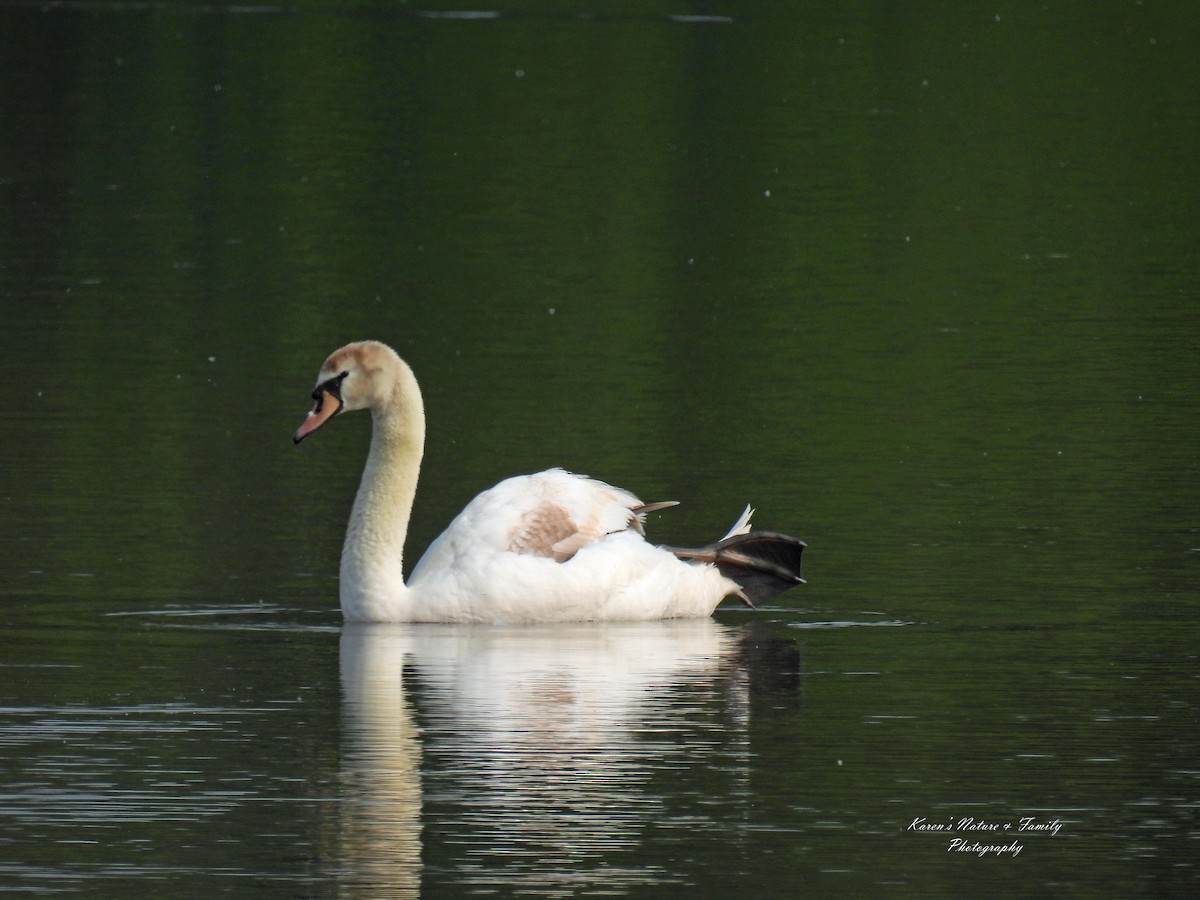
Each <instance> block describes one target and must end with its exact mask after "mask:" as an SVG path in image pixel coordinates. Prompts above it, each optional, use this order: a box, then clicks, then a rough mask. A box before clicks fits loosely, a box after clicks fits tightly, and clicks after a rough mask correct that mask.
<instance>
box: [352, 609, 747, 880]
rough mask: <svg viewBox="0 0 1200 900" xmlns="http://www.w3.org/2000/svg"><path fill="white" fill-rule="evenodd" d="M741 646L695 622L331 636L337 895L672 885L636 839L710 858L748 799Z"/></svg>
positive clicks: (356, 628) (407, 629)
mask: <svg viewBox="0 0 1200 900" xmlns="http://www.w3.org/2000/svg"><path fill="white" fill-rule="evenodd" d="M743 643H744V642H743V633H742V631H741V630H739V629H735V628H731V627H728V626H725V625H722V624H720V623H718V622H716V621H714V620H712V619H689V620H678V621H661V622H639V623H628V624H617V623H608V624H591V625H589V624H573V625H553V626H551V625H547V626H526V627H514V628H495V627H488V628H480V627H472V626H462V625H347V626H346V627H345V628H344V629H343V631H342V639H341V676H342V688H343V693H344V698H345V706H344V713H343V715H344V740H345V747H344V752H343V764H342V776H343V785H344V796H343V803H342V811H343V817H344V821H343V823H342V828H341V829H340V836H341V852H340V857H341V862H342V865H343V867H344V868H343V872H344V877H343V878H342V882H343V884H344V885H347V886H352V885H354V884H359V885H361V886H362V888H363V889H364V893H370V894H371V895H373V896H382V895H385V894H390V895H392V896H404V895H406V894H407V895H412V896H415V895H416V894H417V892H418V890H419V887H420V882H421V877H422V872H424V874H425V877H427V878H432V879H434V880H436V881H437V882H449V883H454V884H457V885H460V886H462V887H464V888H466V887H469V886H472V885H473V886H475V887H477V888H481V887H493V888H494V887H497V886H500V885H504V886H506V887H507V888H509V889H515V888H522V889H529V890H533V891H535V892H537V891H538V890H542V889H548V888H554V887H557V888H559V889H564V888H569V886H570V885H572V884H574V885H575V886H576V887H578V886H579V885H580V884H581V881H580V880H581V879H583V882H582V883H587V881H588V880H589V876H590V875H591V874H594V875H596V876H597V877H603V878H604V884H605V886H606V887H608V888H610V889H611V888H618V887H621V886H632V885H636V884H647V883H655V882H662V883H665V882H669V881H672V880H673V878H672V876H671V872H670V871H669V869H670V864H669V860H663V859H661V858H656V859H651V858H648V857H647V856H644V855H642V854H639V853H638V852H637V849H638V848H639V846H641V845H642V844H643V843H644V842H645V837H646V834H647V832H648V831H649V830H656V833H659V834H661V831H662V829H679V830H680V832H681V834H689V835H690V834H694V833H695V832H696V831H698V830H699V831H704V830H706V829H707V830H709V831H710V832H712V833H713V834H714V835H716V834H717V833H718V832H724V833H722V834H720V839H721V840H727V839H729V834H728V832H727V830H726V828H727V825H728V822H729V821H730V820H731V819H733V818H736V814H737V812H738V811H737V810H730V809H729V806H730V805H731V804H732V805H734V806H736V805H737V804H738V803H740V802H742V801H741V799H740V798H742V797H744V796H745V795H746V792H745V785H744V779H745V777H746V772H747V769H748V766H747V764H746V754H747V752H748V751H747V735H746V724H747V715H748V712H747V711H748V708H749V703H748V693H747V692H748V682H747V678H746V673H747V672H748V671H749V669H748V667H747V666H746V665H744V661H743V659H742V649H743ZM418 723H419V724H418ZM743 812H744V811H743Z"/></svg>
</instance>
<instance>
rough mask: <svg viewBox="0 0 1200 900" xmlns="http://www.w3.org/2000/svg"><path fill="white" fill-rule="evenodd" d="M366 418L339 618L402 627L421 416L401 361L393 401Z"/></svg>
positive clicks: (422, 437) (421, 437) (413, 387)
mask: <svg viewBox="0 0 1200 900" xmlns="http://www.w3.org/2000/svg"><path fill="white" fill-rule="evenodd" d="M371 418H372V422H371V426H372V427H371V449H370V452H369V453H368V454H367V464H366V467H365V468H364V469H363V476H362V482H361V484H359V487H358V494H357V496H355V498H354V509H353V510H352V512H351V513H350V524H349V526H348V527H347V529H346V543H345V544H344V545H343V546H342V571H341V579H340V588H341V589H340V593H341V605H342V614H343V616H344V617H345V618H346V619H348V620H350V621H376V622H378V621H399V620H402V619H404V618H406V616H405V610H406V609H407V607H408V605H409V600H410V598H409V591H408V588H407V586H406V585H405V584H404V572H403V568H402V562H403V556H404V539H405V537H406V536H407V534H408V520H409V516H410V515H411V514H412V506H413V497H414V496H415V495H416V492H417V476H418V475H419V474H420V470H421V456H422V454H423V453H424V449H425V410H424V407H423V405H422V403H421V392H420V390H419V389H418V387H417V382H416V379H415V378H414V377H413V374H412V371H411V370H410V369H409V368H408V366H406V365H404V364H403V363H401V370H400V372H399V373H398V374H397V378H396V382H395V386H394V388H393V391H392V393H391V396H390V397H389V398H387V399H386V400H385V402H383V403H381V404H379V405H378V406H376V407H374V408H373V409H372V410H371Z"/></svg>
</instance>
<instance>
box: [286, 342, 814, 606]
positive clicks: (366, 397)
mask: <svg viewBox="0 0 1200 900" xmlns="http://www.w3.org/2000/svg"><path fill="white" fill-rule="evenodd" d="M312 396H313V399H314V400H316V406H315V407H314V408H313V409H312V411H311V412H309V414H308V416H307V418H306V419H305V420H304V422H303V424H301V426H300V427H299V429H297V431H296V433H295V435H294V436H293V438H292V439H293V441H295V443H297V444H298V443H300V441H302V440H303V439H304V438H306V437H307V436H308V435H310V434H312V433H313V432H314V431H316V430H317V429H318V428H320V427H321V426H322V425H324V424H325V423H326V422H328V421H329V420H330V419H332V418H333V417H334V416H336V415H338V414H339V413H342V412H345V411H347V410H354V409H369V410H370V411H371V417H372V429H371V447H370V450H369V452H368V453H367V462H366V466H365V468H364V469H363V476H362V483H361V484H360V485H359V488H358V494H357V496H356V497H355V498H354V506H353V509H352V511H351V514H350V524H349V525H348V526H347V528H346V541H345V544H344V545H343V547H342V564H341V576H340V591H339V593H340V597H341V606H342V615H343V616H344V618H345V619H346V620H347V621H352V622H567V621H592V620H634V619H671V618H686V617H691V616H708V615H710V614H711V613H712V611H713V610H714V609H715V608H716V606H717V604H718V603H720V602H721V600H723V599H724V598H725V597H737V598H739V599H740V600H741V601H742V602H743V603H745V604H746V605H748V606H753V605H754V603H755V602H761V601H763V600H766V599H769V598H771V597H773V596H775V595H776V594H778V593H780V592H781V591H785V590H787V589H788V588H790V587H792V586H794V585H797V584H803V583H804V579H802V578H801V577H800V557H801V554H802V553H803V551H804V547H805V544H804V542H803V541H798V540H796V539H795V538H793V537H788V536H787V535H782V534H775V533H772V532H765V531H760V532H753V533H752V532H751V531H750V515H751V513H752V512H753V510H751V509H750V507H748V506H747V507H746V510H745V511H744V512H743V513H742V515H741V516H740V517H739V518H738V520H737V522H736V523H734V526H733V528H732V529H730V531H729V533H728V534H727V535H725V537H724V538H722V539H721V540H719V541H717V542H715V543H713V544H710V545H708V546H707V547H701V548H699V549H692V550H684V549H676V548H671V547H661V546H655V545H654V544H651V543H649V542H647V541H646V540H645V538H644V536H643V530H642V525H643V522H644V519H645V514H646V513H647V512H650V511H652V510H655V509H661V508H663V507H666V506H674V505H676V504H675V503H674V502H666V503H652V504H644V503H642V502H641V501H640V500H639V499H638V498H637V497H635V496H634V495H633V494H631V493H629V492H628V491H623V490H621V489H620V488H614V487H611V486H609V485H607V484H604V483H603V482H600V481H595V480H593V479H590V478H586V477H584V476H581V475H574V474H571V473H568V472H565V471H563V470H562V469H550V470H548V471H545V472H539V473H537V474H535V475H521V476H516V477H514V478H508V479H506V480H504V481H502V482H500V483H499V484H497V485H496V486H495V487H493V488H491V489H490V490H486V491H484V492H483V493H482V494H480V495H479V496H477V497H476V498H475V499H474V500H472V501H471V502H470V503H468V504H467V506H466V508H465V509H464V510H463V511H462V512H461V513H459V514H458V516H457V518H455V519H454V521H453V522H451V523H450V526H449V527H448V528H447V529H446V530H445V531H444V532H442V534H441V536H440V537H438V538H437V539H436V540H435V541H434V542H433V543H432V544H430V546H429V549H428V550H426V551H425V555H424V556H422V557H421V560H420V561H419V562H418V563H417V565H416V567H415V568H414V569H413V570H412V574H411V575H410V577H409V579H408V583H407V584H406V583H405V581H404V576H403V573H402V571H401V554H402V551H403V549H404V539H405V535H406V534H407V531H408V521H409V515H410V514H411V512H412V505H413V497H414V495H415V494H416V490H417V475H418V472H419V470H420V466H421V456H422V454H423V452H424V447H425V410H424V406H423V404H422V402H421V391H420V389H419V388H418V387H417V380H416V378H415V377H414V376H413V373H412V369H410V368H409V367H408V365H407V364H406V363H405V362H404V361H403V360H402V359H400V357H399V356H397V355H396V352H395V351H394V350H392V348H391V347H388V346H387V345H386V344H381V343H379V342H377V341H361V342H357V343H353V344H347V345H346V346H345V347H342V348H341V349H339V350H336V351H334V353H333V354H331V355H330V356H329V358H328V359H326V360H325V363H324V365H322V366H321V371H320V373H319V374H318V375H317V386H316V389H315V390H314V391H313V393H312Z"/></svg>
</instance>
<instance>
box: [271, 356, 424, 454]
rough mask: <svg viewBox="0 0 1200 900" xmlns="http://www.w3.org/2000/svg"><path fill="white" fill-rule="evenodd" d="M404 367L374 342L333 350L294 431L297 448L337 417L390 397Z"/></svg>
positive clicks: (368, 406) (377, 405) (398, 359)
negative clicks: (312, 402)
mask: <svg viewBox="0 0 1200 900" xmlns="http://www.w3.org/2000/svg"><path fill="white" fill-rule="evenodd" d="M403 368H404V363H402V362H401V361H400V357H399V356H397V355H396V351H395V350H393V349H392V348H391V347H389V346H387V345H386V344H381V343H379V342H378V341H358V342H356V343H353V344H347V345H346V346H345V347H342V348H341V349H339V350H335V351H334V352H333V353H331V354H330V355H329V358H328V359H326V360H325V363H324V365H322V366H321V371H320V372H319V373H318V374H317V386H316V388H314V389H313V392H312V396H313V400H315V401H316V402H317V405H316V406H314V407H313V408H312V410H311V411H310V412H309V414H308V416H307V417H306V418H305V420H304V422H303V423H302V424H301V425H300V427H299V428H298V429H296V433H295V434H294V435H293V436H292V440H293V441H295V442H296V443H297V444H298V443H300V442H301V441H302V440H304V439H305V438H306V437H308V436H309V435H310V434H312V433H313V432H314V431H316V430H317V429H318V428H320V427H321V426H322V425H324V424H325V423H326V422H328V421H329V420H330V419H332V418H333V417H334V416H336V415H338V414H339V413H343V412H346V411H347V410H353V409H376V408H379V407H382V406H384V405H385V404H386V403H387V402H388V400H389V399H390V398H391V396H392V391H393V390H394V389H395V385H396V380H397V377H398V374H399V372H400V370H401V369H403Z"/></svg>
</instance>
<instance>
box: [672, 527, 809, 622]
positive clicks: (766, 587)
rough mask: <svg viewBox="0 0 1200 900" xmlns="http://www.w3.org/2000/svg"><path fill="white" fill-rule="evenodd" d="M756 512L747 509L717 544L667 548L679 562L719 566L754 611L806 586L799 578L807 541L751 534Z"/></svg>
mask: <svg viewBox="0 0 1200 900" xmlns="http://www.w3.org/2000/svg"><path fill="white" fill-rule="evenodd" d="M753 512H754V510H752V509H751V508H750V507H748V506H747V507H746V511H745V512H743V513H742V515H741V518H739V519H738V520H737V522H735V523H734V526H733V528H731V529H730V530H729V534H727V535H725V537H723V538H721V540H719V541H717V542H716V543H715V544H709V545H708V546H707V547H699V548H697V549H694V550H685V549H680V548H677V547H668V548H667V549H668V550H670V551H671V552H672V553H674V554H675V555H676V556H678V557H679V558H680V559H694V560H696V561H698V562H706V563H711V564H712V565H714V566H716V567H717V569H718V570H719V571H720V573H721V574H722V575H724V576H725V577H726V578H728V579H729V580H730V581H732V582H734V583H735V584H736V585H737V586H738V593H737V595H736V596H737V598H738V599H739V600H741V601H742V602H743V603H745V604H746V605H747V606H749V607H751V608H753V607H754V606H755V605H757V604H759V603H763V602H765V601H767V600H770V599H771V598H772V597H775V596H776V595H778V594H782V593H783V592H784V591H786V590H787V589H788V588H792V587H795V586H796V585H798V584H804V579H803V578H801V577H800V557H801V556H802V555H803V554H804V548H805V547H806V546H807V545H806V544H805V543H804V541H801V540H797V539H796V538H794V537H790V536H789V535H786V534H779V533H778V532H775V531H751V530H750V516H751V514H752V513H753Z"/></svg>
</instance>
